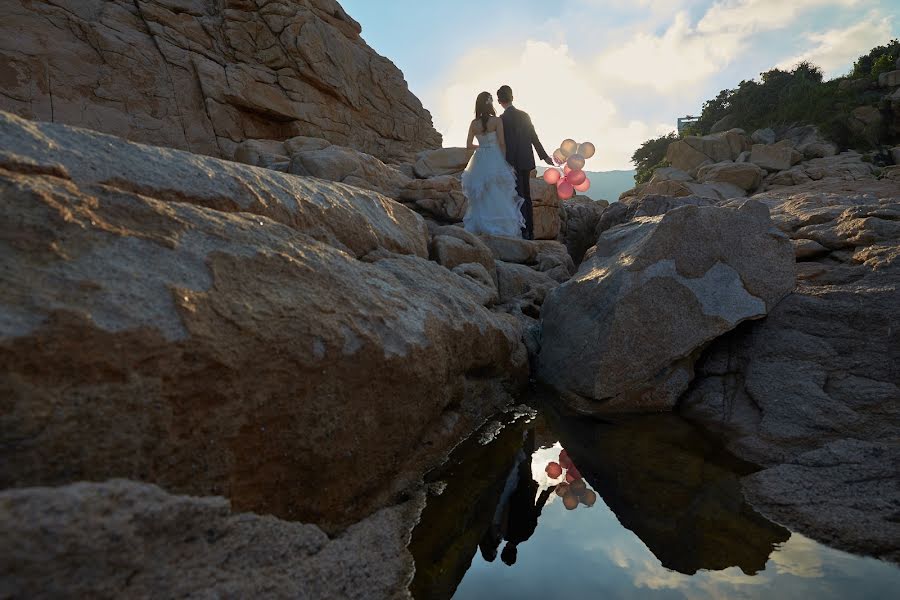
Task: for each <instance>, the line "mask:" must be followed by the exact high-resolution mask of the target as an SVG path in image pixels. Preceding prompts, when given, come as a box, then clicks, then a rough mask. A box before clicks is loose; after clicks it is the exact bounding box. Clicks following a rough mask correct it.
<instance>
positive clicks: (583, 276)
mask: <svg viewBox="0 0 900 600" xmlns="http://www.w3.org/2000/svg"><path fill="white" fill-rule="evenodd" d="M793 263H794V252H793V248H792V246H791V244H790V242H789V240H788V238H787V236H785V235H784V234H782V233H780V232H778V231H777V230H776V229H775V228H774V227H773V225H772V222H771V220H770V219H769V215H768V210H767V208H766V207H765V206H764V205H762V204H761V203H759V202H754V201H747V202H745V203H743V204H742V205H739V206H734V207H713V206H709V207H696V206H684V207H681V208H678V209H675V210H672V211H670V212H667V213H666V214H665V215H663V216H661V217H650V218H638V219H635V220H634V221H631V222H629V223H625V224H623V225H619V226H617V227H614V228H612V229H609V230H607V231H605V232H604V233H603V234H602V235H601V236H600V238H599V239H598V241H597V246H596V247H595V248H594V249H593V250H592V251H591V254H590V255H589V257H588V258H587V259H586V260H585V261H584V262H583V263H582V265H581V267H580V268H579V270H578V272H577V273H576V274H575V276H574V277H573V278H572V279H571V280H570V281H568V282H566V283H564V284H563V285H561V286H560V287H558V288H556V289H555V290H554V291H553V292H551V293H550V295H549V296H548V297H547V299H546V300H545V301H544V306H543V311H542V320H543V342H542V348H541V352H540V356H539V370H538V375H539V377H540V378H541V379H542V380H543V381H545V382H547V383H550V384H552V385H553V386H554V387H556V388H557V389H559V390H560V391H562V392H563V393H564V395H565V396H566V398H567V401H568V403H569V404H570V405H572V406H573V407H574V408H575V409H576V410H578V411H580V412H582V413H587V414H598V413H603V412H615V411H619V412H633V411H659V410H668V409H671V408H672V407H673V406H674V404H675V402H676V400H677V399H678V397H679V396H680V395H681V393H682V392H684V390H685V389H686V388H687V386H688V383H689V382H690V381H691V378H692V376H693V370H692V369H693V362H694V360H695V359H696V357H697V355H698V354H699V351H700V349H702V348H703V347H704V346H705V345H706V344H708V343H709V342H711V341H712V340H714V339H715V338H717V337H719V336H720V335H722V334H723V333H725V332H727V331H729V330H731V329H733V328H734V327H735V326H736V325H737V324H739V323H740V322H742V321H744V320H747V319H756V318H759V317H762V316H764V315H765V314H766V313H767V312H768V311H770V310H771V309H772V307H773V306H775V305H776V304H777V303H778V301H779V300H781V298H782V297H783V296H784V295H785V294H787V293H788V292H789V291H790V290H791V289H792V287H793V285H794V265H793Z"/></svg>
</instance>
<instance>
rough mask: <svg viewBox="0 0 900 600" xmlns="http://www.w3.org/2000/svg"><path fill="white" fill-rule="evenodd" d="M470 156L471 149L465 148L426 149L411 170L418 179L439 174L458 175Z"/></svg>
mask: <svg viewBox="0 0 900 600" xmlns="http://www.w3.org/2000/svg"><path fill="white" fill-rule="evenodd" d="M471 157H472V151H471V150H468V149H466V148H438V149H437V150H428V151H426V152H424V153H422V155H421V156H420V157H419V159H418V160H417V161H416V164H415V166H414V167H413V171H414V172H415V174H416V177H418V178H420V179H428V178H430V177H439V176H441V175H459V174H460V173H462V172H463V171H464V170H465V168H466V165H468V164H469V159H470V158H471Z"/></svg>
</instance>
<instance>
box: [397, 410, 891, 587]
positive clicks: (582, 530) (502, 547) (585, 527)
mask: <svg viewBox="0 0 900 600" xmlns="http://www.w3.org/2000/svg"><path fill="white" fill-rule="evenodd" d="M535 406H537V407H538V408H537V410H532V409H527V408H524V407H522V408H520V409H519V410H516V411H513V412H511V413H509V414H507V415H505V416H504V417H503V418H500V419H498V420H497V421H494V422H492V423H489V424H488V425H486V426H485V427H484V428H483V429H482V430H481V431H480V432H479V433H478V434H476V435H475V436H473V438H472V439H471V440H470V441H468V442H467V443H465V444H463V445H462V446H460V448H458V449H457V450H456V451H455V452H454V454H453V456H451V458H450V460H449V462H448V464H447V465H446V466H444V467H443V468H441V469H440V470H438V471H437V472H434V473H432V474H431V475H430V477H429V481H430V483H429V489H430V490H431V492H430V495H429V499H428V504H427V506H426V508H425V511H424V513H423V515H422V520H421V522H420V523H419V525H418V526H417V527H416V529H415V530H414V531H413V538H412V542H411V544H410V549H411V551H412V553H413V556H414V558H415V560H416V577H415V580H414V581H413V585H412V588H411V590H412V592H413V595H414V597H415V598H417V599H419V600H424V599H429V600H430V599H445V598H458V599H469V598H488V599H503V598H516V599H520V598H563V599H567V600H568V599H572V600H575V599H581V598H779V599H781V598H798V599H800V598H802V599H808V598H816V599H828V598H854V599H857V598H893V597H897V596H896V595H895V594H896V593H897V590H898V589H900V569H898V568H897V567H895V566H894V565H892V564H889V563H885V562H882V561H879V560H875V559H872V558H867V557H860V556H854V555H851V554H848V553H846V552H842V551H840V550H835V549H833V548H829V547H827V546H824V545H822V544H819V543H817V542H815V541H813V540H811V539H809V538H807V537H804V536H803V535H800V534H799V533H795V532H792V531H790V530H788V529H786V528H784V527H782V526H780V525H778V524H776V523H773V522H771V521H769V520H768V519H766V518H765V517H763V516H762V515H760V514H758V513H757V512H756V511H754V510H753V508H752V507H751V506H749V505H748V504H747V503H746V502H745V501H744V499H743V496H742V494H741V491H740V483H739V479H740V477H742V476H744V475H747V474H750V473H752V472H754V471H755V470H756V467H755V466H753V465H750V464H748V463H746V462H743V461H740V460H738V459H736V458H734V457H733V456H731V455H729V454H728V453H727V452H726V451H725V450H724V449H723V448H722V446H721V444H720V443H718V442H717V440H715V439H713V438H712V437H710V436H709V435H708V434H706V433H705V432H704V431H702V430H701V429H699V428H698V427H696V426H694V425H692V424H691V423H689V422H687V421H684V420H682V419H681V418H679V417H677V416H675V415H651V416H642V417H632V418H624V419H617V420H616V421H615V422H598V421H596V420H585V419H582V418H577V417H573V416H566V415H564V414H562V413H561V412H560V411H559V410H557V409H555V408H553V405H552V404H547V403H545V402H539V403H536V404H535Z"/></svg>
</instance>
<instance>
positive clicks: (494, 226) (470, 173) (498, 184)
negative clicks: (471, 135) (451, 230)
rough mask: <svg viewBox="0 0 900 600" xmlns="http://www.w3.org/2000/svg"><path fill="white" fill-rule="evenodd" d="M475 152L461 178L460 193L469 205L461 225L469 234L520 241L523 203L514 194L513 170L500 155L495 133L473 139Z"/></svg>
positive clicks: (514, 180) (522, 225)
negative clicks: (475, 146) (483, 234)
mask: <svg viewBox="0 0 900 600" xmlns="http://www.w3.org/2000/svg"><path fill="white" fill-rule="evenodd" d="M475 137H476V138H477V139H478V149H477V150H476V151H475V154H473V155H472V158H470V159H469V164H468V165H467V166H466V170H465V171H463V174H462V189H463V193H464V194H465V195H466V199H468V201H469V206H468V208H467V209H466V215H465V216H464V217H463V225H464V226H465V228H466V231H470V232H472V233H487V234H490V235H505V236H509V237H522V229H523V228H524V227H525V218H524V217H523V216H522V211H521V207H522V203H523V202H524V200H522V198H520V197H519V195H518V194H517V193H516V176H515V174H514V171H513V168H512V167H511V166H509V163H507V162H506V157H505V156H503V154H502V153H501V152H500V146H499V145H498V144H497V134H496V133H495V132H493V131H492V132H490V133H486V134H484V135H476V136H475Z"/></svg>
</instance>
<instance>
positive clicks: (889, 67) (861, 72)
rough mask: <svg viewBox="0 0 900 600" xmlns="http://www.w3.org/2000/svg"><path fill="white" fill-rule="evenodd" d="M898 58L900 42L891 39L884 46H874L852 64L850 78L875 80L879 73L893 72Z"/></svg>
mask: <svg viewBox="0 0 900 600" xmlns="http://www.w3.org/2000/svg"><path fill="white" fill-rule="evenodd" d="M898 58H900V40H896V39H893V40H891V41H890V42H888V43H887V44H885V45H884V46H875V47H874V48H872V49H871V50H870V51H869V53H868V54H864V55H862V56H860V57H859V58H858V59H857V60H856V62H855V63H853V71H852V72H851V73H850V76H851V77H873V78H877V77H878V76H879V75H880V74H881V73H886V72H887V71H893V70H894V68H895V66H896V64H897V59H898Z"/></svg>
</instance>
